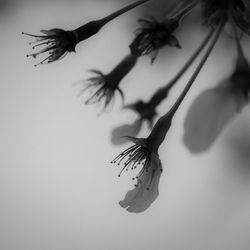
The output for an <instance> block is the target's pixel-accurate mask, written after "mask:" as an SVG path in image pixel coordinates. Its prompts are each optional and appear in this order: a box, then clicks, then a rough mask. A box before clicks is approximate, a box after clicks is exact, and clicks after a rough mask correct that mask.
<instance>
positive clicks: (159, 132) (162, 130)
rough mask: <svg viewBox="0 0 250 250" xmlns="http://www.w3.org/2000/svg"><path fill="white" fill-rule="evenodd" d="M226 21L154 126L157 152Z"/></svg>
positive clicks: (152, 137)
mask: <svg viewBox="0 0 250 250" xmlns="http://www.w3.org/2000/svg"><path fill="white" fill-rule="evenodd" d="M225 23H226V19H225V18H224V19H223V20H222V22H221V24H220V25H219V27H218V29H217V32H216V34H215V37H214V39H213V40H212V43H211V45H210V46H209V48H208V49H207V51H206V53H205V55H204V56H203V58H202V60H201V62H200V63H199V65H198V66H197V68H196V70H195V72H194V73H193V75H192V76H191V78H190V80H189V81H188V83H187V85H186V87H185V88H184V90H183V91H182V93H181V94H180V96H179V97H178V99H177V100H176V102H175V103H174V105H173V106H172V108H171V109H170V111H168V112H167V113H166V114H165V115H163V116H162V117H161V118H160V119H159V120H158V121H157V122H156V124H155V126H154V127H153V129H152V131H151V133H150V135H149V137H148V138H147V140H148V142H149V144H150V145H151V147H152V149H153V150H154V151H155V152H157V150H158V148H159V146H160V145H161V143H162V142H163V141H164V139H165V136H166V134H167V132H168V130H169V128H170V126H171V122H172V118H173V116H174V114H175V112H176V111H177V110H178V108H179V106H180V105H181V103H182V101H183V99H184V98H185V96H186V94H187V93H188V91H189V89H190V88H191V86H192V84H193V83H194V81H195V79H196V78H197V76H198V74H199V73H200V71H201V69H202V67H203V66H204V64H205V62H206V61H207V59H208V57H209V55H210V53H211V52H212V50H213V48H214V46H215V44H216V42H217V41H218V38H219V36H220V34H221V32H222V30H223V28H224V25H225Z"/></svg>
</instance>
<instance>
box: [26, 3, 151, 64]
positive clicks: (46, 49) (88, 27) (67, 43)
mask: <svg viewBox="0 0 250 250" xmlns="http://www.w3.org/2000/svg"><path fill="white" fill-rule="evenodd" d="M148 1H149V0H139V1H137V2H134V3H132V4H130V5H128V6H126V7H124V8H122V9H120V10H118V11H116V12H114V13H112V14H110V15H108V16H106V17H104V18H102V19H99V20H95V21H91V22H89V23H87V24H85V25H83V26H81V27H79V28H77V29H75V30H70V31H67V30H63V29H51V30H41V33H42V34H41V35H33V34H29V33H25V32H22V34H24V35H27V36H31V37H34V38H35V39H36V41H35V42H33V43H30V45H33V46H32V49H36V48H38V47H39V48H40V47H43V48H42V49H41V50H40V51H38V52H36V53H31V54H29V55H27V57H33V58H37V56H39V55H41V54H44V53H47V54H48V55H47V57H45V59H43V60H42V61H41V62H40V63H38V64H36V65H35V66H37V65H39V64H44V63H51V62H54V61H57V60H59V59H62V58H63V57H64V56H66V55H67V53H68V52H75V47H76V45H77V44H78V43H80V42H82V41H84V40H86V39H88V38H90V37H92V36H93V35H95V34H96V33H98V31H99V30H100V29H101V28H102V27H103V26H104V25H106V24H107V23H109V22H110V21H112V20H113V19H115V18H116V17H118V16H120V15H122V14H124V13H126V12H127V11H129V10H131V9H133V8H135V7H137V6H139V5H141V4H143V3H145V2H148Z"/></svg>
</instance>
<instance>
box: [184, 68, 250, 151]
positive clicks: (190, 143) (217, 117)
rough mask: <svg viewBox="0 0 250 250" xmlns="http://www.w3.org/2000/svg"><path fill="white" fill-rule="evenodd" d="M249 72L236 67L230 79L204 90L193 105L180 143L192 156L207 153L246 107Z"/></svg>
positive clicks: (246, 69) (248, 69) (185, 122)
mask: <svg viewBox="0 0 250 250" xmlns="http://www.w3.org/2000/svg"><path fill="white" fill-rule="evenodd" d="M249 90H250V68H249V67H248V66H247V65H239V64H238V66H237V68H236V70H235V72H234V73H233V74H232V75H231V77H230V78H227V79H225V80H223V81H222V82H221V83H219V85H218V86H216V87H214V88H211V89H208V90H205V91H204V92H202V93H201V94H200V95H199V96H198V97H197V98H196V99H195V100H194V101H193V103H192V105H191V107H190V108H189V110H188V112H187V115H186V118H185V121H184V136H183V142H184V144H185V146H186V147H187V148H188V149H189V150H190V151H191V152H192V153H201V152H204V151H206V150H208V149H209V148H210V147H211V146H212V145H213V143H214V142H215V141H216V139H217V138H218V137H219V135H220V134H221V132H222V131H223V129H224V128H225V127H226V126H227V125H228V124H229V122H230V121H231V120H232V119H233V118H234V117H235V116H236V115H237V114H238V113H239V112H241V110H242V109H243V108H244V107H245V106H246V105H247V103H248V100H249Z"/></svg>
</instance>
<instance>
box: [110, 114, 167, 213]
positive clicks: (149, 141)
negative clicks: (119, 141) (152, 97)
mask: <svg viewBox="0 0 250 250" xmlns="http://www.w3.org/2000/svg"><path fill="white" fill-rule="evenodd" d="M160 123H161V126H156V127H155V129H156V130H157V132H156V131H155V130H154V129H153V131H154V132H152V133H151V134H150V135H149V137H148V138H146V139H144V138H142V139H138V138H134V137H127V138H128V139H129V140H131V141H132V142H133V143H134V145H133V146H131V147H129V148H128V149H126V150H125V151H123V152H122V153H121V154H119V155H118V156H117V157H116V158H115V159H114V160H113V161H112V162H111V163H116V164H117V165H121V164H123V168H122V170H121V172H120V174H119V176H121V173H122V172H123V171H125V170H126V171H128V170H136V169H137V168H141V170H140V171H139V173H138V174H137V175H136V177H135V178H133V180H136V184H135V188H134V189H133V190H130V191H128V192H127V194H126V196H125V198H124V200H122V201H120V202H119V204H120V205H121V206H122V207H123V208H126V209H127V211H129V212H134V213H140V212H143V211H145V210H146V209H147V208H149V206H150V205H151V204H152V203H153V202H154V201H155V199H156V198H157V197H158V194H159V190H158V185H159V180H160V176H161V173H162V165H161V161H160V159H159V156H158V148H159V146H160V144H161V143H162V141H163V140H164V138H165V135H166V133H167V131H168V129H169V128H170V125H171V117H170V118H169V119H168V118H167V119H166V118H165V119H164V120H161V121H160ZM163 123H164V125H163ZM163 126H164V129H163Z"/></svg>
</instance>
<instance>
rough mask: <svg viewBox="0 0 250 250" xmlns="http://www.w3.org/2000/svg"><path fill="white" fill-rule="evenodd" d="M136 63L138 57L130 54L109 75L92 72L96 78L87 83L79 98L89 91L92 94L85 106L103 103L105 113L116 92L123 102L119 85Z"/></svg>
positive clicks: (97, 71)
mask: <svg viewBox="0 0 250 250" xmlns="http://www.w3.org/2000/svg"><path fill="white" fill-rule="evenodd" d="M136 62H137V57H135V56H133V55H131V54H129V55H127V56H126V57H125V58H124V59H123V60H122V61H121V62H120V63H119V64H118V65H117V66H116V67H115V68H114V69H113V70H112V71H111V72H110V73H109V74H106V75H104V74H103V73H102V72H101V71H99V70H91V72H93V73H95V74H96V76H94V77H91V78H89V79H88V80H87V83H86V85H85V86H84V88H83V89H82V90H81V92H80V93H79V96H81V95H82V94H83V93H84V92H85V91H87V90H89V91H90V92H91V94H90V97H88V98H87V100H86V101H85V104H94V103H96V104H100V103H103V111H104V110H107V108H108V106H111V103H112V102H113V100H114V96H115V93H116V92H118V93H119V94H120V95H121V97H122V100H123V101H124V94H123V92H122V90H121V89H120V87H119V84H120V82H121V80H122V79H123V78H124V77H125V76H126V75H127V74H128V73H129V72H130V70H131V69H132V68H133V67H134V66H135V64H136Z"/></svg>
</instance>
